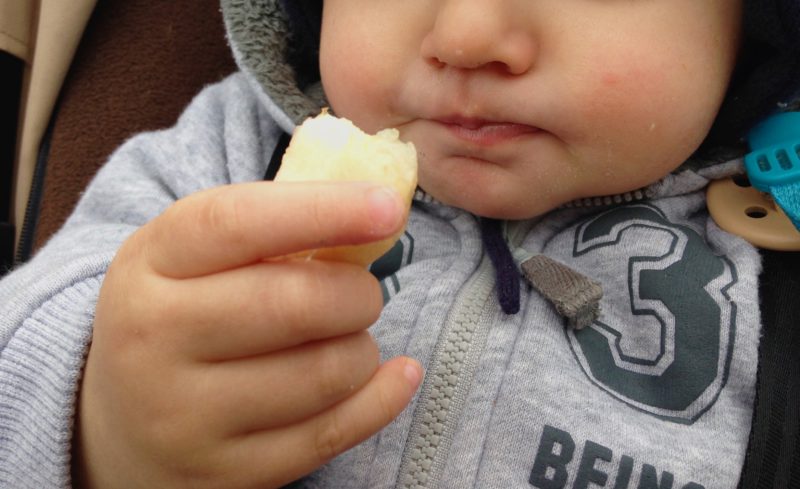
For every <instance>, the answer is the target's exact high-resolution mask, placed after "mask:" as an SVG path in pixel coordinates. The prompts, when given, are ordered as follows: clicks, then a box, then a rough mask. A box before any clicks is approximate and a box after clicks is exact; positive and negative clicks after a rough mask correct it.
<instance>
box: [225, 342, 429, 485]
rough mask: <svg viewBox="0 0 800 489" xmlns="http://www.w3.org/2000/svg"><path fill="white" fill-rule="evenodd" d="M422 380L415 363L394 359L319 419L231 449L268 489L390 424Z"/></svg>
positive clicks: (257, 435) (251, 437)
mask: <svg viewBox="0 0 800 489" xmlns="http://www.w3.org/2000/svg"><path fill="white" fill-rule="evenodd" d="M421 377H422V369H421V367H420V366H419V364H418V363H417V362H416V361H415V360H412V359H410V358H406V357H400V358H395V359H393V360H391V361H389V362H386V363H385V364H383V365H382V366H381V367H380V368H379V369H378V371H377V372H376V373H375V375H374V376H373V377H372V379H371V380H370V381H369V382H368V383H367V384H366V385H365V386H364V387H363V388H362V389H361V390H359V391H357V392H356V393H355V394H353V395H352V396H351V397H349V398H347V399H346V400H344V401H342V402H341V403H339V404H337V405H335V406H334V407H332V408H330V409H329V410H327V411H325V412H323V413H321V414H319V415H318V416H316V417H313V418H310V419H308V420H306V421H304V422H301V423H298V424H295V425H292V426H289V427H286V428H283V429H280V430H270V431H265V432H260V433H254V434H251V435H248V436H247V438H245V439H244V440H243V442H242V443H240V444H238V446H237V447H236V448H235V450H236V453H235V454H234V458H235V459H237V460H240V461H241V462H242V465H244V466H248V467H258V468H260V469H261V470H262V471H263V472H262V473H261V474H260V475H258V477H259V478H260V481H259V482H261V483H263V484H266V486H267V487H279V486H281V485H282V484H286V483H288V482H290V481H292V480H295V479H298V478H300V477H302V476H303V475H305V474H308V473H309V472H311V471H313V470H314V469H316V468H317V467H319V466H321V465H324V464H325V463H327V462H328V461H330V460H331V459H332V458H333V457H335V456H337V455H339V454H341V453H342V452H344V451H345V450H348V449H349V448H351V447H353V446H355V445H357V444H358V443H360V442H362V441H364V440H366V439H367V438H369V437H370V436H372V435H373V434H375V433H377V432H378V431H380V430H381V429H382V428H383V427H384V426H386V425H387V424H389V423H390V422H391V421H392V420H393V419H394V418H395V417H397V415H399V414H400V413H401V412H402V411H403V409H404V408H405V407H406V405H407V404H408V403H409V402H410V401H411V398H412V397H413V396H414V392H416V389H417V387H418V386H419V383H420V381H421Z"/></svg>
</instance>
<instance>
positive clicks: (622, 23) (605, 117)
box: [320, 0, 742, 219]
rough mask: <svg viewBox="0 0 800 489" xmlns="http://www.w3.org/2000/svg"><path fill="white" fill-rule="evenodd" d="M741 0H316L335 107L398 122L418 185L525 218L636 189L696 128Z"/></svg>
mask: <svg viewBox="0 0 800 489" xmlns="http://www.w3.org/2000/svg"><path fill="white" fill-rule="evenodd" d="M741 1H742V0H646V1H645V0H442V1H431V0H402V1H400V0H325V1H324V15H323V29H322V46H321V56H320V57H321V59H320V63H321V70H322V80H323V84H324V86H325V91H326V94H327V96H328V99H329V101H330V103H331V106H332V107H333V109H334V111H335V112H336V113H337V115H340V116H343V117H347V118H349V119H351V120H353V121H354V122H356V123H357V124H358V125H359V126H361V127H362V128H363V129H365V130H367V131H371V132H374V131H377V130H379V129H382V128H385V127H397V128H398V129H399V130H400V132H401V135H402V137H403V138H404V139H406V140H410V141H413V142H414V144H415V145H416V146H417V149H418V151H419V154H420V175H419V182H420V186H421V187H422V188H423V189H425V190H426V191H427V192H428V193H430V194H431V195H433V196H434V197H436V198H437V199H439V200H441V201H443V202H445V203H448V204H452V205H455V206H458V207H461V208H464V209H467V210H469V211H472V212H474V213H476V214H479V215H484V216H491V217H500V218H516V219H519V218H526V217H533V216H536V215H540V214H542V213H545V212H547V211H549V210H551V209H553V208H555V207H557V206H559V205H561V204H563V203H565V202H568V201H570V200H573V199H576V198H579V197H587V196H596V195H609V194H616V193H621V192H625V191H629V190H634V189H637V188H640V187H642V186H645V185H647V184H649V183H652V182H654V181H656V180H658V179H659V178H661V177H663V176H664V175H666V174H668V173H669V172H670V171H672V170H674V169H675V168H677V167H678V166H679V165H680V164H681V163H683V162H684V161H685V160H686V159H687V158H688V157H689V156H690V155H691V154H692V153H693V152H694V150H695V149H696V148H697V147H698V145H699V144H700V143H701V142H702V140H703V139H704V138H705V135H706V133H707V132H708V129H709V127H710V126H711V124H712V122H713V120H714V118H715V116H716V112H717V110H718V108H719V105H720V103H721V102H722V99H723V97H724V95H725V90H726V88H727V85H728V81H729V78H730V75H731V72H732V70H733V66H734V63H735V57H736V51H737V45H738V39H739V30H740V19H741Z"/></svg>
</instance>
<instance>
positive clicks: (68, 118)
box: [34, 0, 235, 249]
mask: <svg viewBox="0 0 800 489" xmlns="http://www.w3.org/2000/svg"><path fill="white" fill-rule="evenodd" d="M234 69H235V65H234V63H233V60H232V57H231V54H230V52H229V50H228V47H227V43H226V40H225V37H224V28H223V25H222V17H221V14H220V11H219V1H218V0H169V1H163V0H99V1H98V2H97V7H96V10H95V12H94V14H93V15H92V19H91V21H90V22H89V25H88V27H87V30H86V33H85V34H84V37H83V39H82V41H81V45H80V47H79V48H78V52H77V54H76V57H75V60H74V62H73V64H72V67H71V69H70V72H69V74H68V76H67V79H66V81H65V84H64V87H63V89H62V93H61V96H60V101H59V104H58V107H57V109H56V113H55V119H54V125H53V132H52V138H51V140H50V151H49V156H48V159H47V169H46V174H45V179H44V187H43V195H42V199H41V205H40V215H39V219H38V223H37V227H36V232H35V235H34V249H38V248H39V247H40V246H41V245H42V244H43V243H44V242H45V241H46V240H47V238H48V237H49V236H50V235H52V233H53V232H55V231H56V230H57V229H58V228H59V227H60V226H61V225H62V224H63V222H64V220H65V219H66V217H67V216H68V215H69V213H70V212H71V211H72V209H73V208H74V206H75V203H76V201H77V199H78V197H79V195H80V193H81V191H82V190H83V188H84V187H85V186H86V184H87V183H88V182H89V180H90V179H91V177H92V176H93V175H94V173H95V172H96V171H97V169H98V168H99V167H100V166H101V165H102V164H103V162H105V160H106V159H107V158H108V155H109V154H110V153H111V152H112V151H113V150H114V149H115V148H116V147H118V146H119V145H120V144H121V143H122V142H123V141H124V140H125V139H127V138H128V137H130V136H131V135H133V134H135V133H137V132H141V131H144V130H151V129H158V128H163V127H169V126H171V125H172V124H173V123H174V122H175V120H176V119H177V117H178V115H179V114H180V113H181V111H182V110H183V109H184V108H185V107H186V104H187V103H188V102H189V101H190V100H191V99H192V97H193V96H194V95H196V94H197V92H198V91H199V90H200V89H201V88H202V87H203V86H204V85H206V84H208V83H211V82H215V81H217V80H220V79H221V78H223V77H224V76H225V75H227V74H229V73H231V72H232V71H233V70H234Z"/></svg>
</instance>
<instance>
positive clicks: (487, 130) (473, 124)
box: [435, 116, 541, 146]
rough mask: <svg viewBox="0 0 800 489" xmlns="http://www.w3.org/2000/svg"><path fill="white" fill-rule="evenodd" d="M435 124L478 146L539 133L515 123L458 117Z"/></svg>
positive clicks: (436, 120)
mask: <svg viewBox="0 0 800 489" xmlns="http://www.w3.org/2000/svg"><path fill="white" fill-rule="evenodd" d="M435 122H436V123H438V124H441V125H442V126H444V127H445V128H446V129H447V130H448V131H449V132H450V133H451V134H453V135H454V136H456V137H457V138H459V139H462V140H464V141H466V142H469V143H473V144H477V145H479V146H493V145H496V144H500V143H504V142H507V141H510V140H513V139H516V138H518V137H520V136H524V135H528V134H536V133H538V132H540V131H541V129H539V128H538V127H534V126H529V125H526V124H519V123H516V122H503V121H491V120H486V119H479V118H471V117H460V116H453V117H444V118H440V119H435Z"/></svg>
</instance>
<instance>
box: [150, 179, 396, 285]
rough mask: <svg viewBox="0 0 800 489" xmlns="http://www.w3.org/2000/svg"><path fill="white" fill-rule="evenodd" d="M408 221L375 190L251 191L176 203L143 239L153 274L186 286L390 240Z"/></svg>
mask: <svg viewBox="0 0 800 489" xmlns="http://www.w3.org/2000/svg"><path fill="white" fill-rule="evenodd" d="M402 216H403V207H402V203H401V201H400V198H399V197H398V196H397V195H396V193H394V192H392V191H391V190H389V189H387V188H385V187H381V186H376V185H373V184H364V183H341V182H339V183H335V184H330V183H275V182H257V183H245V184H238V185H229V186H225V187H219V188H215V189H211V190H207V191H204V192H199V193H197V194H194V195H191V196H189V197H186V198H185V199H182V200H180V201H178V202H177V203H176V204H175V205H174V206H172V207H171V208H170V209H168V210H167V211H166V212H165V213H164V214H162V215H161V216H160V217H158V218H157V219H156V220H154V221H153V222H152V223H150V225H148V226H147V227H146V228H147V229H146V231H145V232H143V233H142V234H143V235H144V236H140V238H142V239H145V240H146V246H145V247H144V250H145V252H146V255H145V256H146V258H147V260H148V263H149V264H150V266H151V268H152V269H154V270H155V271H156V272H158V273H160V274H161V275H165V276H169V277H172V278H188V277H196V276H202V275H206V274H210V273H215V272H219V271H223V270H229V269H232V268H236V267H239V266H242V265H247V264H250V263H255V262H257V261H260V260H263V259H266V258H271V257H277V256H282V255H287V254H291V253H295V252H298V251H302V250H307V249H314V248H321V247H329V246H337V245H350V244H362V243H367V242H371V241H375V240H378V239H382V238H386V237H388V236H390V235H392V234H393V233H394V232H396V231H397V230H398V229H399V228H400V226H401V224H402Z"/></svg>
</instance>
